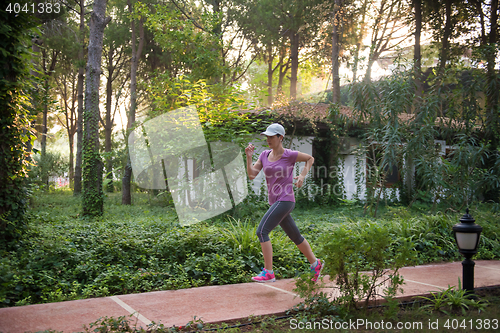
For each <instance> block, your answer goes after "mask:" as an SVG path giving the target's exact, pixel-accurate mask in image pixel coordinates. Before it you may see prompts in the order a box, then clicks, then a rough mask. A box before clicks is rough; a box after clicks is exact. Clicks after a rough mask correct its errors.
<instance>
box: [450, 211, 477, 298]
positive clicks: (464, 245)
mask: <svg viewBox="0 0 500 333" xmlns="http://www.w3.org/2000/svg"><path fill="white" fill-rule="evenodd" d="M475 221H476V220H475V219H474V218H473V217H472V215H470V214H469V208H467V210H466V213H465V214H464V216H462V218H461V219H460V223H457V224H455V225H454V226H453V234H454V235H455V241H456V242H457V246H458V251H459V252H460V253H461V254H462V255H463V256H464V257H465V260H464V261H462V289H463V290H466V291H467V293H470V294H472V293H473V292H474V265H475V263H474V261H472V260H471V257H472V256H473V255H475V254H476V253H477V247H478V245H479V237H480V235H481V231H483V227H481V226H480V225H477V224H475V223H474V222H475Z"/></svg>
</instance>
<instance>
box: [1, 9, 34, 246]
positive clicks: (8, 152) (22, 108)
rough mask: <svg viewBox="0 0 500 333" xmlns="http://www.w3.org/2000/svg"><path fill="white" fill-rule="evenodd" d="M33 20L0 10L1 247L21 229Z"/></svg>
mask: <svg viewBox="0 0 500 333" xmlns="http://www.w3.org/2000/svg"><path fill="white" fill-rule="evenodd" d="M34 25H35V24H34V21H33V17H30V16H29V15H26V14H24V13H22V12H21V13H19V14H17V15H14V14H10V13H8V12H5V11H4V8H1V9H0V244H2V245H0V246H6V245H7V244H9V243H10V242H11V241H12V240H13V239H15V238H16V237H17V236H19V235H20V234H21V232H22V230H23V228H24V221H23V219H24V213H25V209H26V199H27V196H26V194H27V191H26V188H25V187H24V184H25V177H26V172H27V167H28V164H27V159H28V152H27V146H28V145H29V144H30V142H31V140H32V139H33V136H32V133H31V132H30V122H31V115H30V110H29V105H30V104H29V97H28V92H29V90H30V88H32V86H31V84H30V83H31V78H30V64H31V59H30V53H29V47H30V46H31V38H30V34H31V33H32V29H31V28H32V27H34Z"/></svg>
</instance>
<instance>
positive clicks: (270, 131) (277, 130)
mask: <svg viewBox="0 0 500 333" xmlns="http://www.w3.org/2000/svg"><path fill="white" fill-rule="evenodd" d="M277 134H279V135H281V136H285V128H284V127H283V126H281V125H280V124H276V123H274V124H271V125H269V126H267V128H266V131H265V132H262V133H260V135H266V136H275V135H277Z"/></svg>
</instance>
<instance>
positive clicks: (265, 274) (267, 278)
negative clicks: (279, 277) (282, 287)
mask: <svg viewBox="0 0 500 333" xmlns="http://www.w3.org/2000/svg"><path fill="white" fill-rule="evenodd" d="M252 280H254V281H257V282H274V281H276V279H275V278H274V272H273V273H270V272H269V271H268V270H267V269H265V268H264V269H262V272H260V274H259V275H257V276H254V277H252Z"/></svg>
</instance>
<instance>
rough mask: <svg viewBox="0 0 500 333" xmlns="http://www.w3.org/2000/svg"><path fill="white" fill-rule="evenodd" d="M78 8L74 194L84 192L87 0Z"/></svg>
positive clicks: (80, 3) (81, 1)
mask: <svg viewBox="0 0 500 333" xmlns="http://www.w3.org/2000/svg"><path fill="white" fill-rule="evenodd" d="M75 3H76V5H77V6H78V9H76V10H75V11H76V12H77V15H78V19H79V30H78V38H77V41H78V43H79V45H80V48H79V52H78V88H77V91H78V113H77V125H76V156H75V177H74V189H73V194H74V195H80V193H81V192H82V151H83V83H84V79H85V48H86V47H85V45H86V43H85V36H86V31H85V14H86V12H85V0H75Z"/></svg>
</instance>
